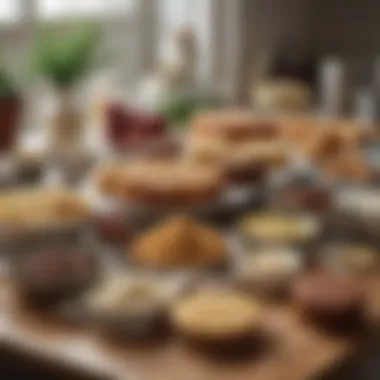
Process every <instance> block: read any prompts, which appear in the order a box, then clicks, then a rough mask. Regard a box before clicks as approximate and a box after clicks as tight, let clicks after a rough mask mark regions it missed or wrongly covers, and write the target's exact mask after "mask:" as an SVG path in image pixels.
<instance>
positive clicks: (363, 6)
mask: <svg viewBox="0 0 380 380" xmlns="http://www.w3.org/2000/svg"><path fill="white" fill-rule="evenodd" d="M378 16H380V2H379V1H377V0H362V1H358V0H329V1H320V0H286V1H283V0H233V1H232V0H108V1H104V0H92V1H89V0H76V1H73V0H65V1H63V0H0V51H1V55H2V59H5V60H7V61H12V63H14V66H15V67H16V68H17V67H18V66H22V64H23V63H25V58H24V57H25V53H26V51H27V50H28V48H29V47H30V42H31V40H32V39H33V35H34V33H35V32H36V30H37V29H38V25H39V24H40V23H45V22H52V23H57V24H59V23H63V22H67V21H70V20H75V19H78V18H81V17H84V18H94V19H96V20H98V22H100V23H102V24H103V27H104V31H105V36H104V38H105V40H106V45H107V48H108V49H109V50H110V51H112V53H110V55H109V58H110V59H112V64H111V65H112V67H113V69H114V70H115V72H117V73H118V74H117V75H118V78H119V83H125V85H132V84H136V83H137V82H138V81H139V79H140V78H141V77H142V76H143V75H145V74H146V73H147V72H149V71H152V70H153V69H154V67H155V64H156V63H157V61H158V60H159V57H160V56H162V54H165V53H164V52H165V49H166V48H165V46H166V45H167V41H168V40H169V39H170V34H171V33H173V32H174V31H175V29H176V28H178V27H179V26H180V25H181V24H184V23H188V24H191V25H193V26H194V28H195V30H196V33H197V36H198V38H199V44H200V62H199V75H200V77H201V78H202V81H203V82H204V83H207V84H208V85H210V86H213V87H215V88H218V89H219V90H220V91H223V92H225V93H227V94H228V96H229V97H231V98H234V99H236V98H237V99H244V98H247V93H248V86H247V83H248V81H249V80H250V79H251V76H252V72H254V70H255V65H257V62H258V61H259V58H260V57H261V56H262V55H263V54H267V55H272V56H278V55H288V56H289V55H290V56H293V57H296V59H300V58H299V57H304V56H308V59H310V60H311V59H312V60H314V61H315V62H317V61H318V60H321V59H323V58H324V57H325V56H328V55H337V56H339V57H342V58H343V59H346V60H347V62H350V64H351V66H352V67H354V69H353V71H354V72H355V75H356V76H358V77H359V80H360V81H361V82H368V81H369V78H366V77H368V72H369V69H370V68H371V64H372V63H373V58H374V57H375V56H377V54H378V51H379V49H380V34H379V33H377V24H378ZM316 64H317V63H316Z"/></svg>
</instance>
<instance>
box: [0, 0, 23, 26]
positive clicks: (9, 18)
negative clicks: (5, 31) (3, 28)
mask: <svg viewBox="0 0 380 380" xmlns="http://www.w3.org/2000/svg"><path fill="white" fill-rule="evenodd" d="M20 16H21V2H20V0H0V23H5V24H7V23H12V22H15V21H17V20H18V19H19V18H20Z"/></svg>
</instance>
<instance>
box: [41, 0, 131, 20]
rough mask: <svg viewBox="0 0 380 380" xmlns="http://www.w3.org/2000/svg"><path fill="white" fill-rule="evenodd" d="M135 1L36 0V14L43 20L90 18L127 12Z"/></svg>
mask: <svg viewBox="0 0 380 380" xmlns="http://www.w3.org/2000/svg"><path fill="white" fill-rule="evenodd" d="M135 4H136V0H37V12H38V15H39V17H41V18H43V19H59V18H68V17H91V16H97V15H114V14H118V13H120V12H122V13H124V12H129V11H131V10H132V9H133V7H134V5H135Z"/></svg>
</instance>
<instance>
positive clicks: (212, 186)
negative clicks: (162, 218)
mask: <svg viewBox="0 0 380 380" xmlns="http://www.w3.org/2000/svg"><path fill="white" fill-rule="evenodd" d="M98 184H99V187H100V190H101V191H102V192H103V193H104V194H106V195H110V196H113V197H117V198H122V199H125V200H130V201H136V202H140V203H148V204H154V205H164V206H186V205H197V204H202V203H207V202H210V201H214V200H216V199H217V198H218V196H219V195H220V194H221V192H222V190H223V179H222V176H221V173H220V171H218V170H217V169H216V168H215V167H208V166H204V165H197V164H194V163H188V162H181V161H174V160H152V161H150V160H149V161H139V162H131V163H125V164H121V165H116V166H114V167H112V168H108V169H106V170H104V171H103V172H102V173H101V174H100V177H99V181H98Z"/></svg>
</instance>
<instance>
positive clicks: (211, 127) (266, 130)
mask: <svg viewBox="0 0 380 380" xmlns="http://www.w3.org/2000/svg"><path fill="white" fill-rule="evenodd" d="M191 133H192V134H193V135H196V136H202V137H203V138H209V139H215V138H216V139H218V138H220V139H221V140H223V141H225V142H233V143H235V142H242V141H246V140H247V139H248V140H249V139H250V140H268V139H269V140H272V139H275V138H277V137H278V136H279V134H280V130H279V128H278V127H277V126H276V124H274V123H273V122H272V121H270V120H268V119H266V118H262V117H258V116H257V115H255V114H254V113H253V112H252V111H249V110H242V109H241V110H239V109H235V110H233V109H232V110H231V109H226V110H222V111H220V110H219V111H214V112H209V113H203V114H201V115H199V116H197V117H196V118H195V119H194V120H193V121H192V124H191Z"/></svg>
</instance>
